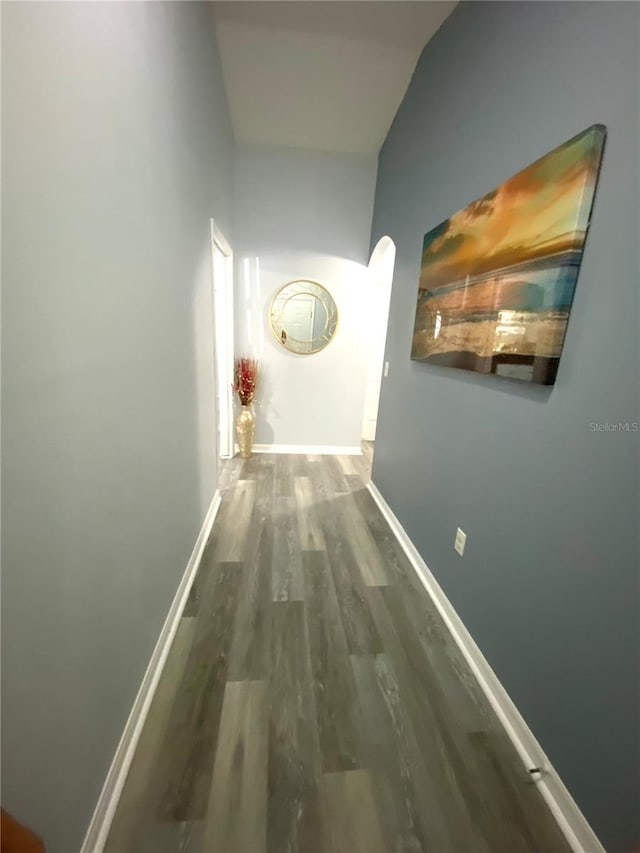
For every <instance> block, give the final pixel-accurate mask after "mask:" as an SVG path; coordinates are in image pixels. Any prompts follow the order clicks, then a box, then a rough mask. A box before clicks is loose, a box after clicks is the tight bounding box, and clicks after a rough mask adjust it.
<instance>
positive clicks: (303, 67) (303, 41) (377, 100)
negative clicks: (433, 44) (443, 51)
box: [213, 0, 456, 154]
mask: <svg viewBox="0 0 640 853" xmlns="http://www.w3.org/2000/svg"><path fill="white" fill-rule="evenodd" d="M455 5H456V2H455V0H438V2H433V0H412V1H411V2H405V0H391V1H390V2H388V0H372V2H370V1H369V0H355V2H351V0H324V1H323V2H318V0H285V2H274V0H259V2H253V0H248V2H239V0H233V1H232V2H214V3H213V8H214V16H215V20H216V29H217V33H218V42H219V45H220V53H221V56H222V69H223V74H224V80H225V85H226V89H227V96H228V99H229V108H230V111H231V120H232V122H233V129H234V133H235V136H236V139H237V141H238V142H240V143H245V144H261V145H285V146H289V147H299V148H318V149H323V150H328V151H351V152H357V153H363V154H374V153H377V152H378V151H379V150H380V146H381V145H382V143H383V142H384V139H385V136H386V135H387V131H388V130H389V127H390V125H391V122H392V120H393V117H394V116H395V114H396V111H397V109H398V107H399V105H400V102H401V100H402V98H403V96H404V93H405V91H406V89H407V85H408V84H409V80H410V79H411V75H412V73H413V70H414V68H415V65H416V62H417V60H418V58H419V56H420V53H421V51H422V48H423V47H424V46H425V44H426V43H427V42H428V41H429V39H430V38H431V36H433V35H434V33H435V32H436V31H437V29H438V28H439V27H440V25H441V24H442V22H443V21H444V20H445V18H446V17H447V16H448V15H449V14H450V13H451V11H452V9H453V8H454V6H455Z"/></svg>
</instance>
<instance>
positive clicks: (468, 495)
mask: <svg viewBox="0 0 640 853" xmlns="http://www.w3.org/2000/svg"><path fill="white" fill-rule="evenodd" d="M639 23H640V6H638V4H636V3H622V4H617V3H586V4H582V3H573V2H572V3H568V4H564V3H531V4H529V3H520V2H518V3H496V4H491V3H476V2H474V3H463V4H462V5H460V6H459V7H458V8H457V9H456V10H455V11H454V13H453V15H452V17H451V18H450V19H449V20H448V21H446V22H445V24H444V26H443V27H442V29H441V30H440V31H439V33H438V34H437V36H436V37H435V38H434V40H433V41H432V42H431V43H430V44H429V45H428V46H427V47H426V49H425V51H424V53H423V56H422V58H421V60H420V62H419V64H418V67H417V69H416V72H415V75H414V77H413V80H412V82H411V84H410V87H409V90H408V92H407V95H406V97H405V99H404V101H403V103H402V105H401V108H400V110H399V112H398V115H397V117H396V119H395V122H394V124H393V126H392V129H391V131H390V133H389V136H388V138H387V140H386V142H385V145H384V147H383V149H382V152H381V155H380V161H379V175H378V186H377V192H376V204H375V211H374V226H373V233H372V245H374V244H375V241H377V240H378V238H379V237H380V236H381V235H383V234H389V235H390V236H391V237H392V238H393V239H394V240H395V242H396V244H397V249H398V254H397V259H396V269H395V278H394V287H393V295H392V305H391V317H390V326H389V337H388V343H387V358H388V359H389V360H390V362H391V366H390V375H389V378H388V379H387V380H385V381H384V382H383V391H382V404H381V411H380V418H379V422H378V435H377V442H376V455H375V463H374V481H375V483H376V484H377V485H378V487H379V488H380V490H381V491H382V493H383V495H384V496H385V497H386V499H387V500H388V501H389V503H390V504H391V506H392V508H393V510H394V511H395V512H396V513H397V515H398V517H399V518H400V520H401V522H402V523H403V525H404V526H405V528H406V529H407V531H408V532H409V534H410V535H411V537H412V538H413V540H414V542H415V543H416V545H417V546H418V548H419V549H420V552H421V553H422V555H423V556H424V558H425V560H426V562H427V563H428V565H429V567H430V569H431V570H432V571H433V572H434V573H435V575H436V576H437V578H438V580H439V582H440V584H441V585H442V587H443V588H444V590H445V592H446V594H447V595H448V596H449V598H450V599H451V601H452V602H453V604H454V606H455V607H456V609H457V610H458V612H459V613H460V615H461V616H462V618H463V620H464V622H465V623H466V625H467V627H468V629H469V630H470V631H471V633H472V635H473V636H474V638H475V639H476V641H477V642H478V644H479V646H480V648H481V649H482V650H483V652H484V653H485V655H486V657H487V658H488V660H489V662H490V663H491V664H492V666H493V667H494V669H495V671H496V673H497V674H498V676H499V677H500V679H501V680H502V682H503V684H504V685H505V686H506V688H507V690H508V691H509V693H510V694H511V696H512V698H513V699H514V701H515V702H516V704H517V706H518V707H519V708H520V710H521V712H522V713H523V715H524V717H525V719H526V720H527V721H528V723H529V725H530V726H531V728H532V729H533V732H534V733H535V734H536V735H537V737H538V738H539V740H540V741H541V743H542V746H543V748H544V749H545V750H546V752H547V754H548V755H549V757H550V759H551V761H552V762H553V763H554V766H555V767H556V769H557V770H558V771H559V772H560V774H561V776H562V777H563V779H564V781H565V783H566V784H567V786H568V787H569V789H570V791H571V792H572V794H573V796H574V797H575V799H576V800H577V802H578V804H579V805H580V807H581V808H582V809H583V811H584V813H585V814H586V816H587V818H588V819H589V820H590V822H591V823H592V825H593V827H594V828H595V830H596V831H597V833H599V835H600V836H601V838H602V839H603V841H604V842H605V843H606V844H607V845H608V846H609V848H610V849H611V850H615V851H617V850H620V851H622V850H625V851H628V850H630V849H631V846H632V844H633V843H635V845H638V843H640V827H639V825H638V815H639V814H640V812H639V811H638V808H637V795H638V769H639V764H638V740H639V738H638V720H639V719H640V717H639V707H638V648H639V644H638V532H637V524H638V494H639V485H638V435H639V434H638V433H637V432H636V433H632V432H631V433H628V432H621V433H618V432H606V431H605V432H593V431H591V429H590V427H589V425H590V424H591V423H605V422H609V423H617V422H619V421H628V422H638V421H640V414H639V405H638V388H639V381H638V380H639V377H638V362H639V357H638V356H639V354H638V281H639V269H638V233H639V230H638V229H639V216H638V213H639V211H638V206H639V199H640V193H639V191H638V152H639V150H640V147H639V145H640V139H639V132H638V131H639V115H638V79H639V72H640V63H639V47H638V45H639V39H638V35H639ZM594 122H601V123H603V124H606V125H607V127H608V129H609V135H608V139H607V143H606V150H605V157H604V166H603V170H602V174H601V179H600V186H599V188H598V191H597V195H596V203H595V214H594V219H593V224H592V228H591V233H590V235H589V239H588V241H587V248H586V252H585V256H584V262H583V267H582V272H581V274H580V278H579V281H578V286H577V291H576V296H575V301H574V306H573V312H572V317H571V321H570V324H569V330H568V334H567V338H566V342H565V346H564V352H563V355H562V359H561V362H560V369H559V373H558V378H557V382H556V385H555V387H554V388H553V389H550V390H549V389H544V388H542V387H528V386H523V385H520V384H517V383H513V382H510V381H508V380H500V379H497V378H495V377H482V376H480V375H475V374H469V373H464V372H462V371H455V370H448V369H445V368H436V367H433V366H430V365H428V364H418V363H413V362H411V361H410V360H409V351H410V338H411V333H412V328H413V318H414V310H415V300H416V292H417V281H418V270H419V264H420V254H421V246H422V238H423V235H424V233H425V232H426V231H428V230H429V229H431V228H433V227H434V226H435V225H437V224H438V223H440V222H441V221H442V220H443V219H445V218H446V217H447V216H449V215H450V214H451V213H454V212H455V211H457V210H459V209H460V208H462V207H464V206H465V205H466V204H467V203H468V202H470V201H472V200H473V199H476V198H478V197H479V196H481V195H482V194H484V193H485V192H487V191H489V190H491V189H493V188H494V187H495V186H497V185H498V184H499V183H500V182H501V181H503V180H504V179H505V178H507V177H509V176H510V175H512V174H514V173H515V172H517V171H518V170H519V169H521V168H523V167H524V166H526V165H527V164H529V163H530V162H532V161H533V160H535V159H536V158H537V157H539V156H541V155H542V154H545V153H546V152H547V151H549V150H550V149H552V148H554V147H555V146H556V145H558V144H559V143H561V142H563V141H564V140H566V139H568V138H569V137H571V136H572V135H574V134H575V133H577V132H579V131H581V130H583V129H584V128H586V127H587V126H589V125H591V124H593V123H594ZM458 525H459V526H460V527H462V528H463V529H464V530H465V531H466V533H467V536H468V540H467V550H466V553H465V556H464V558H463V559H460V558H459V557H458V556H457V554H456V553H455V552H454V550H453V539H454V534H455V530H456V527H457V526H458Z"/></svg>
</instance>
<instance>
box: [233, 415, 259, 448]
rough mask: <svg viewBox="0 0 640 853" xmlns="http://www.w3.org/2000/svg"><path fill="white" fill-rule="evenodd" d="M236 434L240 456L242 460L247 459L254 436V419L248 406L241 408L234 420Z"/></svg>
mask: <svg viewBox="0 0 640 853" xmlns="http://www.w3.org/2000/svg"><path fill="white" fill-rule="evenodd" d="M236 434H237V437H238V447H239V448H240V456H241V458H242V459H248V458H249V457H250V456H251V448H252V446H253V438H254V436H255V434H256V419H255V418H254V416H253V412H252V411H251V408H250V407H249V406H243V407H242V409H241V411H240V414H239V415H238V418H237V420H236Z"/></svg>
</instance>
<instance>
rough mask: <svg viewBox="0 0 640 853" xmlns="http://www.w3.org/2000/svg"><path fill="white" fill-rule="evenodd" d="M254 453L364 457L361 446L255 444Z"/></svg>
mask: <svg viewBox="0 0 640 853" xmlns="http://www.w3.org/2000/svg"><path fill="white" fill-rule="evenodd" d="M252 450H253V452H254V453H308V454H309V455H310V456H326V455H331V456H362V448H361V447H360V445H354V446H351V445H347V446H345V447H340V446H338V445H335V446H333V445H328V444H254V445H253V448H252Z"/></svg>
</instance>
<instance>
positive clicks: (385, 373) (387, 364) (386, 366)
mask: <svg viewBox="0 0 640 853" xmlns="http://www.w3.org/2000/svg"><path fill="white" fill-rule="evenodd" d="M384 375H385V376H388V375H389V362H388V361H385V363H384Z"/></svg>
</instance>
